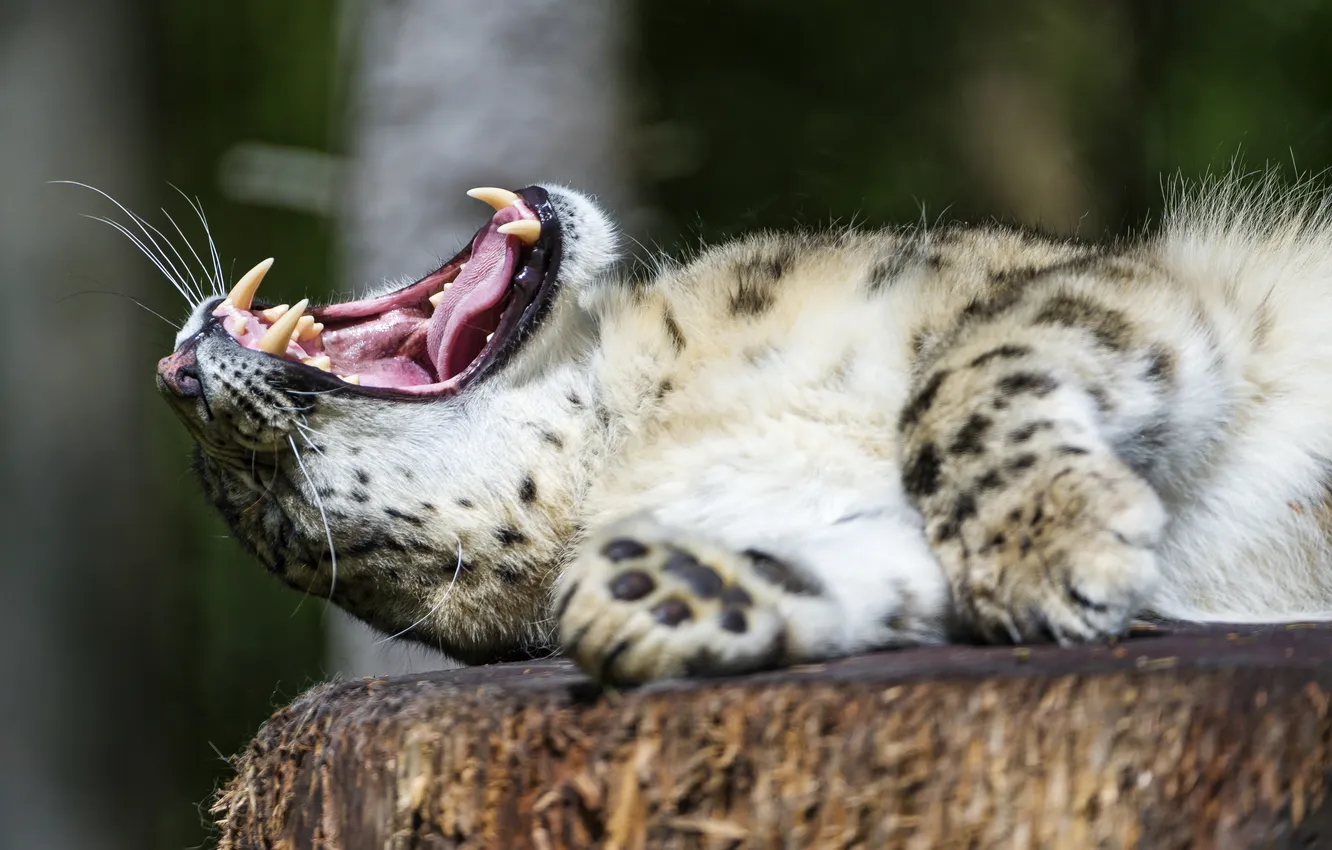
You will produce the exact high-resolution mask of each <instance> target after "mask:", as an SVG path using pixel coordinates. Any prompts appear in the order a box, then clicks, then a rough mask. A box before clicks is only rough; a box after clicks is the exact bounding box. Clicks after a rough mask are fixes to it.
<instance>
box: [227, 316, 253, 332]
mask: <svg viewBox="0 0 1332 850" xmlns="http://www.w3.org/2000/svg"><path fill="white" fill-rule="evenodd" d="M249 324H250V317H249V316H237V317H236V323H235V324H234V325H232V326H231V332H232V333H234V334H235V335H236V336H243V335H244V334H245V328H246V326H247V325H249Z"/></svg>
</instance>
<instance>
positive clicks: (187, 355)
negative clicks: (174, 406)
mask: <svg viewBox="0 0 1332 850" xmlns="http://www.w3.org/2000/svg"><path fill="white" fill-rule="evenodd" d="M157 386H158V388H159V389H161V390H162V391H163V392H169V393H171V394H172V395H174V396H176V397H177V398H199V397H200V396H202V395H203V384H202V382H200V380H199V361H198V359H197V358H196V357H195V356H194V346H193V345H192V344H191V345H186V346H184V347H182V348H180V349H177V350H176V351H174V352H172V353H171V354H168V355H167V356H166V357H163V358H162V359H161V360H159V361H157Z"/></svg>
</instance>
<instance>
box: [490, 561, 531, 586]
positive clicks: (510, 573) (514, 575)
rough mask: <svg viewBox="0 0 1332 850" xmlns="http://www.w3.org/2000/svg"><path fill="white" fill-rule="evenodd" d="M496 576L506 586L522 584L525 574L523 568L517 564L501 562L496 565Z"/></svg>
mask: <svg viewBox="0 0 1332 850" xmlns="http://www.w3.org/2000/svg"><path fill="white" fill-rule="evenodd" d="M495 575H496V576H498V577H499V580H500V581H502V582H504V583H505V584H522V583H523V576H524V572H523V568H522V567H520V566H517V565H516V564H509V563H505V562H504V561H500V562H499V563H497V564H495Z"/></svg>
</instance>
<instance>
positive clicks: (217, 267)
mask: <svg viewBox="0 0 1332 850" xmlns="http://www.w3.org/2000/svg"><path fill="white" fill-rule="evenodd" d="M167 185H168V186H170V187H171V188H172V189H175V190H176V191H177V192H180V196H181V197H182V198H184V199H185V200H186V201H188V202H189V204H190V206H191V207H192V208H193V209H194V214H195V215H197V216H198V217H199V223H200V224H202V225H203V229H204V236H206V237H208V252H209V254H211V255H212V258H213V275H214V280H215V286H216V287H217V288H216V289H215V290H214V293H213V294H215V295H221V294H223V293H224V292H225V291H226V285H225V284H224V281H225V280H226V278H224V277H223V275H222V258H221V257H219V256H218V254H217V243H216V242H214V241H213V231H212V229H211V228H210V227H209V226H208V216H206V215H204V211H203V204H201V203H200V202H199V199H198V198H197V197H195V198H191V197H190V196H189V195H187V194H185V193H184V192H181V191H180V188H179V187H178V186H176V185H175V184H173V183H168V184H167Z"/></svg>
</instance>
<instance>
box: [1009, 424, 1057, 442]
mask: <svg viewBox="0 0 1332 850" xmlns="http://www.w3.org/2000/svg"><path fill="white" fill-rule="evenodd" d="M1052 428H1054V423H1053V422H1051V421H1050V420H1049V419H1038V420H1036V421H1035V422H1028V423H1027V424H1026V425H1023V426H1022V427H1021V428H1014V429H1013V430H1012V431H1010V432H1008V441H1009V442H1010V443H1025V442H1027V441H1028V440H1030V439H1031V438H1032V437H1034V436H1035V435H1036V432H1037V431H1049V430H1051V429H1052Z"/></svg>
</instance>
